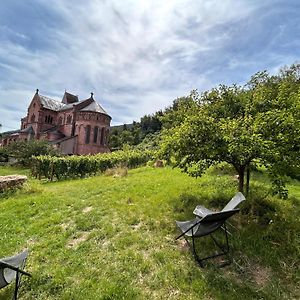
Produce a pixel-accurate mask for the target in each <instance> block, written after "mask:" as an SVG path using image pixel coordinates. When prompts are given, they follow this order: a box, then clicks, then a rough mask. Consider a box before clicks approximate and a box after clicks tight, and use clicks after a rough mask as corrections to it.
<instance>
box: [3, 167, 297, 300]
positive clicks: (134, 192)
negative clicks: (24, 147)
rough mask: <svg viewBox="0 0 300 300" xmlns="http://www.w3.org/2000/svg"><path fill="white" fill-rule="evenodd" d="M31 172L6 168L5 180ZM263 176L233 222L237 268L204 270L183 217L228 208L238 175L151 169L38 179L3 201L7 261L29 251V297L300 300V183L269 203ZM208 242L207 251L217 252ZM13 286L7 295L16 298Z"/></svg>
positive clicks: (24, 294) (202, 244)
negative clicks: (180, 224)
mask: <svg viewBox="0 0 300 300" xmlns="http://www.w3.org/2000/svg"><path fill="white" fill-rule="evenodd" d="M16 173H18V174H25V175H29V172H28V170H24V169H17V168H7V167H0V175H6V174H16ZM268 184H269V183H268V181H267V180H265V179H264V177H263V175H261V174H256V176H255V177H254V179H253V181H252V186H251V193H252V194H251V195H250V197H249V200H248V199H247V201H246V202H247V203H245V204H243V205H242V211H241V213H240V214H239V215H236V216H235V217H234V218H232V220H231V223H232V224H233V225H234V227H233V228H231V229H230V231H231V232H232V234H233V235H232V236H231V237H230V238H231V243H232V258H233V263H232V264H231V265H230V266H227V267H225V268H218V260H217V261H212V262H210V263H209V264H208V265H207V267H206V268H204V269H201V268H199V266H198V265H197V264H196V263H195V261H194V259H193V256H192V255H191V252H190V251H189V250H188V247H187V245H186V244H185V242H184V240H183V239H182V240H178V241H175V237H176V235H177V234H178V231H177V229H176V226H175V222H174V220H187V219H190V218H192V217H193V215H192V211H193V208H194V207H195V205H197V204H199V203H201V204H204V205H206V206H207V207H215V208H220V207H222V206H223V204H224V203H226V202H227V201H228V200H229V199H230V198H231V197H232V196H233V195H234V193H235V192H236V185H237V183H236V181H235V180H234V177H233V176H232V175H231V174H224V173H222V172H221V171H220V170H216V169H214V170H211V171H209V172H207V174H206V175H204V176H203V177H201V178H198V179H195V178H191V177H188V176H187V175H186V174H183V173H181V172H180V171H178V170H176V169H171V168H168V167H167V168H156V169H155V168H151V167H142V168H138V169H135V170H130V171H129V172H128V174H127V176H105V175H101V176H95V177H90V178H85V179H76V180H67V181H61V182H47V181H37V180H35V179H29V181H28V183H27V184H25V186H24V187H23V189H21V190H17V191H15V192H13V193H9V194H3V195H2V196H1V197H0V219H1V227H0V242H1V248H0V256H1V257H3V256H10V255H12V254H14V253H17V252H20V251H21V250H22V249H24V248H28V249H29V251H30V255H29V258H28V262H27V267H26V269H27V270H28V271H29V272H30V273H32V275H33V277H32V278H31V279H27V278H24V277H23V283H24V284H23V286H22V288H21V291H20V296H21V299H43V300H48V299H49V300H50V299H53V300H54V299H296V298H297V297H299V287H298V285H299V269H298V264H297V263H299V229H300V226H299V206H300V202H299V199H300V184H299V182H297V181H293V182H291V184H290V191H291V196H290V199H288V200H280V199H277V198H274V197H270V196H268V197H267V198H265V194H264V193H265V191H266V188H267V187H268ZM212 246H213V245H211V243H210V240H209V239H206V238H203V239H199V241H198V242H197V247H198V251H199V252H200V253H205V252H206V251H212V249H213V248H212ZM12 291H13V286H10V287H7V288H6V289H3V290H1V291H0V299H9V298H10V297H11V295H12Z"/></svg>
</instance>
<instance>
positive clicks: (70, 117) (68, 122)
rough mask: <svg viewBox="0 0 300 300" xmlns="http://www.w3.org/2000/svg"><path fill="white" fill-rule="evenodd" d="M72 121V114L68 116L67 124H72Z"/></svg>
mask: <svg viewBox="0 0 300 300" xmlns="http://www.w3.org/2000/svg"><path fill="white" fill-rule="evenodd" d="M71 122H72V116H71V115H68V117H67V124H71Z"/></svg>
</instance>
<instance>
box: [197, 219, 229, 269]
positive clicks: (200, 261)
mask: <svg viewBox="0 0 300 300" xmlns="http://www.w3.org/2000/svg"><path fill="white" fill-rule="evenodd" d="M224 229H225V230H224V231H225V237H226V248H225V249H224V247H223V246H221V245H220V243H219V242H218V241H217V240H216V239H215V238H214V237H213V235H212V234H211V235H210V237H211V238H212V240H213V241H214V243H215V245H216V246H217V247H218V248H219V249H220V250H221V252H219V253H217V254H213V255H209V256H207V257H204V258H200V257H199V256H198V254H197V252H196V248H195V241H194V235H193V232H192V241H193V254H194V257H195V259H196V261H197V262H198V263H199V265H200V267H202V268H203V267H204V264H203V262H204V261H205V260H208V259H210V258H215V257H218V256H223V255H226V254H228V253H229V242H228V234H227V229H226V224H224ZM229 263H230V262H228V263H226V264H224V265H222V266H225V265H227V264H229Z"/></svg>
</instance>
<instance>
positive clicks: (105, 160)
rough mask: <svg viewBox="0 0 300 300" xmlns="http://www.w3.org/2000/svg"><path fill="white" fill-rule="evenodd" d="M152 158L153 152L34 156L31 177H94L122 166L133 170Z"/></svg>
mask: <svg viewBox="0 0 300 300" xmlns="http://www.w3.org/2000/svg"><path fill="white" fill-rule="evenodd" d="M153 156H154V153H153V151H137V150H131V151H116V152H112V153H102V154H96V155H86V156H64V157H56V156H47V155H45V156H35V157H33V159H32V167H31V171H32V175H33V176H35V177H36V178H38V179H42V178H47V179H49V180H51V181H52V180H53V179H57V180H62V179H66V178H76V177H81V178H82V177H85V176H91V175H96V174H97V173H99V172H104V171H105V170H107V169H111V168H113V167H116V166H119V165H122V166H126V167H128V168H135V167H138V166H141V165H143V164H146V163H147V162H148V161H149V160H151V159H152V158H153Z"/></svg>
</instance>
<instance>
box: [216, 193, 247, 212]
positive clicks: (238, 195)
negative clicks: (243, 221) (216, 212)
mask: <svg viewBox="0 0 300 300" xmlns="http://www.w3.org/2000/svg"><path fill="white" fill-rule="evenodd" d="M244 200H246V198H245V196H244V195H243V194H242V193H241V192H238V193H236V194H235V195H234V197H233V198H232V199H231V200H230V201H229V202H228V203H227V204H226V206H225V207H224V208H223V209H222V211H228V210H233V209H235V208H236V207H237V206H238V205H239V204H240V203H241V202H242V201H244Z"/></svg>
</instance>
